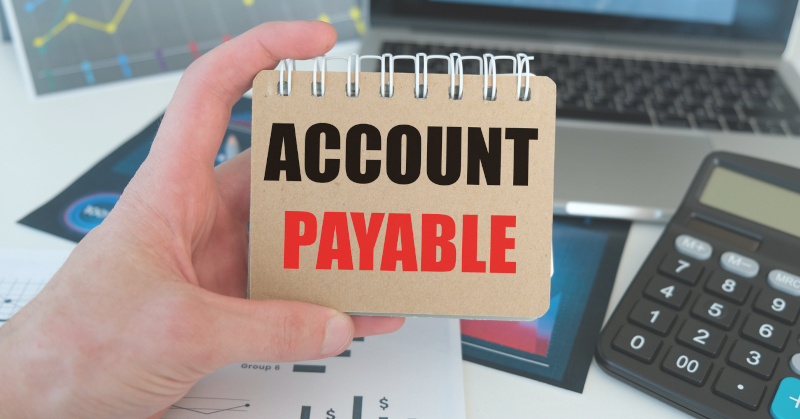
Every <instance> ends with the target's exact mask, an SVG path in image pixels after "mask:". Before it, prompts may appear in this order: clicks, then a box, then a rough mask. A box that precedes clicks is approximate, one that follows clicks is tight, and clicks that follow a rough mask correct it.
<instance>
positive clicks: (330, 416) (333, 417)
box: [325, 409, 336, 419]
mask: <svg viewBox="0 0 800 419" xmlns="http://www.w3.org/2000/svg"><path fill="white" fill-rule="evenodd" d="M325 413H327V414H328V417H327V418H326V419H336V415H334V413H336V412H334V411H333V409H328V411H327V412H325Z"/></svg>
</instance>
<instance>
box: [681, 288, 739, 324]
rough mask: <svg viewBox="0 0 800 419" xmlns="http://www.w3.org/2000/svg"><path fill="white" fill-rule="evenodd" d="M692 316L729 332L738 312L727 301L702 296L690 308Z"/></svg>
mask: <svg viewBox="0 0 800 419" xmlns="http://www.w3.org/2000/svg"><path fill="white" fill-rule="evenodd" d="M692 315H694V316H695V317H697V318H699V319H702V320H705V321H707V322H709V323H711V324H714V325H717V326H719V327H722V328H724V329H725V330H730V328H731V326H733V322H735V321H736V316H738V315H739V310H738V309H737V308H735V307H733V304H731V303H729V302H727V301H725V302H723V301H721V300H719V299H717V298H713V297H710V296H707V295H702V296H700V298H698V299H697V303H695V305H694V307H693V308H692Z"/></svg>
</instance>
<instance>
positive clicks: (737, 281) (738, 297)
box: [706, 271, 752, 304]
mask: <svg viewBox="0 0 800 419" xmlns="http://www.w3.org/2000/svg"><path fill="white" fill-rule="evenodd" d="M751 287H752V286H751V285H750V282H749V281H748V280H747V279H743V278H739V277H736V276H734V275H731V274H729V273H727V272H724V271H716V272H714V273H712V274H711V277H710V278H709V279H708V282H707V283H706V289H707V290H708V292H710V293H712V294H714V295H718V296H720V297H723V298H727V299H728V300H731V301H733V302H734V303H736V304H742V303H744V301H745V300H746V299H747V294H749V293H750V288H751Z"/></svg>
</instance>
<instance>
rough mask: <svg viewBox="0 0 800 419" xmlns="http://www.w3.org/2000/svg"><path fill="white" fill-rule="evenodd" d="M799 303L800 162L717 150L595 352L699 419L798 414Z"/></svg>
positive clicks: (624, 376)
mask: <svg viewBox="0 0 800 419" xmlns="http://www.w3.org/2000/svg"><path fill="white" fill-rule="evenodd" d="M798 158H799V159H800V156H798ZM798 312H800V169H795V168H790V167H787V166H782V165H779V164H775V163H770V162H766V161H763V160H758V159H754V158H750V157H744V156H739V155H735V154H730V153H723V152H717V153H712V154H710V155H709V156H708V157H707V158H706V159H705V160H704V162H703V164H702V166H701V167H700V169H699V171H698V173H697V175H696V176H695V179H694V181H693V183H692V185H691V187H690V189H689V191H688V193H687V195H686V196H685V197H684V200H683V202H682V203H681V205H680V207H679V208H678V210H677V211H676V212H675V215H674V216H673V217H672V219H671V220H670V222H669V223H668V224H667V226H666V227H665V229H664V232H663V234H662V236H661V237H660V238H659V240H658V242H657V243H656V245H655V247H654V248H653V250H652V252H651V253H650V255H649V256H648V257H647V259H646V260H645V262H644V264H643V265H642V267H641V269H640V271H639V272H638V273H637V274H636V276H635V277H634V279H633V281H632V282H631V285H630V287H629V288H628V290H627V291H626V292H625V294H624V296H623V297H622V299H621V301H620V303H619V305H618V306H617V308H616V309H615V311H614V313H613V314H612V316H611V317H610V319H609V320H608V322H607V324H606V326H605V327H604V329H603V331H602V332H601V336H600V339H599V340H598V344H597V347H596V350H595V354H596V358H597V361H598V363H599V364H600V366H601V367H602V368H603V369H604V370H605V371H606V372H608V373H610V374H611V375H613V376H615V377H617V378H619V379H620V380H622V381H625V382H627V383H629V384H631V385H633V386H634V387H637V388H639V389H641V390H643V391H644V392H645V393H648V394H650V395H653V396H655V397H657V398H659V399H661V400H663V401H665V402H667V403H670V404H672V405H673V406H675V407H677V408H679V409H681V410H683V411H684V412H686V413H689V414H691V415H693V416H696V417H704V418H773V419H787V418H800V342H798V337H799V335H800V333H798V332H800V328H798V323H797V318H798Z"/></svg>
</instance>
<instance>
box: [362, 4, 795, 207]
mask: <svg viewBox="0 0 800 419" xmlns="http://www.w3.org/2000/svg"><path fill="white" fill-rule="evenodd" d="M492 26H493V25H487V26H486V27H483V28H475V27H474V26H470V29H471V30H470V31H464V30H463V28H462V29H461V30H457V28H458V25H450V26H448V25H444V26H442V25H437V23H436V22H435V21H430V20H426V19H420V20H414V19H398V20H396V21H395V20H392V21H380V20H378V21H376V22H373V26H372V28H371V30H370V32H369V33H368V35H367V36H366V37H365V38H364V45H363V47H362V50H363V51H364V52H365V53H376V52H378V51H380V49H381V45H382V44H383V42H384V41H397V40H402V41H404V42H413V43H420V44H429V43H435V44H438V45H454V46H469V47H472V48H485V49H486V50H489V51H491V50H496V49H502V50H519V51H523V52H524V51H539V52H543V53H545V52H557V53H573V54H579V55H593V56H598V55H599V56H608V57H624V58H634V59H636V58H638V59H647V60H662V61H677V62H688V63H692V62H697V63H703V64H709V63H718V64H720V65H733V66H746V67H763V68H772V69H775V70H777V72H778V73H779V75H780V76H781V77H782V78H783V80H784V82H785V84H786V87H787V89H788V90H789V91H790V93H791V94H792V95H793V97H794V98H795V100H796V101H797V98H800V75H798V72H797V70H796V69H795V68H794V67H793V66H792V65H790V64H789V63H788V62H786V61H784V60H782V58H781V55H782V51H783V48H782V47H781V46H779V45H770V46H768V47H765V45H763V44H754V43H748V42H731V43H728V44H727V45H726V46H725V48H720V45H719V43H715V42H708V43H701V42H694V43H691V47H690V46H689V45H686V42H685V40H676V39H674V38H669V37H653V36H647V37H639V39H638V40H637V42H636V43H631V42H625V43H624V42H621V39H620V38H619V37H617V36H615V35H609V36H604V37H597V36H596V33H589V32H587V33H579V32H576V31H569V32H568V33H569V36H567V35H566V33H567V32H565V35H564V37H563V39H555V38H557V36H556V35H555V34H556V33H557V32H553V31H552V30H548V31H547V32H548V35H547V36H545V37H543V38H530V37H527V38H525V39H522V38H514V37H512V36H509V35H508V33H497V34H492V33H488V32H489V31H491V28H492ZM434 28H435V29H434ZM587 35H588V36H593V35H594V37H593V38H592V40H591V41H588V40H586V39H585V37H586V36H587ZM644 45H647V47H646V48H645V47H643V46H644ZM798 102H800V101H798ZM587 133H589V134H591V135H597V133H600V135H599V136H600V137H618V136H619V137H630V138H629V139H628V140H627V141H628V143H627V144H628V145H634V146H637V145H638V142H636V141H634V140H633V138H641V139H642V141H653V140H652V139H651V137H653V136H655V137H663V136H667V137H674V138H670V139H668V141H671V140H673V139H676V140H677V141H679V142H681V141H682V142H686V144H687V145H686V147H689V148H687V149H686V150H689V151H687V152H686V153H684V154H686V157H685V158H682V157H679V158H677V161H676V162H675V163H671V165H679V166H680V167H676V168H675V170H674V171H670V173H669V174H667V175H664V176H663V177H666V178H667V179H663V180H664V181H665V182H661V183H657V184H654V185H652V187H650V188H649V189H650V190H654V191H655V192H654V193H656V194H658V193H661V192H659V188H662V189H663V188H667V189H670V191H664V195H667V194H668V193H669V194H671V196H670V197H669V198H667V197H664V198H665V199H663V200H661V201H659V202H653V203H652V205H650V203H649V202H648V201H647V199H644V200H639V199H637V200H636V202H635V203H634V204H633V205H631V204H629V203H628V202H626V201H627V200H626V199H615V198H614V197H613V196H612V197H609V198H608V199H605V198H604V197H601V196H592V195H590V199H588V200H587V199H582V198H583V192H585V191H583V190H582V191H581V192H580V193H573V191H571V190H570V191H567V189H574V187H575V186H576V185H577V186H578V189H581V187H582V185H581V181H580V180H576V179H568V180H565V181H561V182H560V181H559V179H563V178H565V177H566V176H569V174H566V173H564V172H563V171H559V165H561V166H565V165H566V166H570V165H571V166H573V167H570V168H563V167H562V168H563V169H564V170H566V169H572V168H574V167H575V166H576V165H578V164H581V163H572V164H564V163H563V162H562V161H561V159H560V158H559V154H560V153H562V156H563V153H571V152H573V151H574V150H576V149H580V147H584V146H583V145H581V146H578V145H571V144H570V142H571V141H573V139H571V137H581V136H586V135H587ZM556 138H557V140H556V163H557V164H556V192H555V197H554V213H555V214H568V215H580V216H598V217H611V218H623V219H631V220H643V221H656V222H666V221H668V220H669V218H670V217H671V216H672V214H673V212H674V210H675V208H677V206H678V205H679V204H680V199H681V198H682V197H683V194H684V193H685V190H686V189H687V188H688V186H689V184H690V182H691V180H692V178H693V176H694V172H695V171H696V169H697V168H698V167H699V165H700V162H701V161H702V159H703V158H704V157H705V155H706V154H707V153H708V152H710V151H713V150H724V151H730V152H735V153H740V154H745V155H750V156H754V157H759V158H763V159H766V160H772V161H777V162H780V163H783V164H786V165H789V166H795V167H800V138H798V137H789V136H786V137H783V136H781V137H773V136H768V135H759V134H740V133H736V132H716V131H700V130H691V129H681V128H667V127H652V126H637V125H628V124H618V123H603V122H590V121H582V120H571V119H559V120H558V121H557V124H556ZM575 141H577V140H575ZM581 141H583V140H582V139H581ZM607 141H612V139H611V138H608V139H607ZM613 141H616V140H613ZM621 141H622V142H623V143H624V142H625V141H626V140H625V139H624V138H623V139H622V140H621ZM589 147H591V145H589ZM622 147H626V146H622ZM657 147H658V146H657ZM599 150H600V151H601V152H602V149H599ZM664 151H665V149H661V150H658V151H656V150H654V151H653V154H663V153H664ZM667 152H668V151H667ZM692 154H695V155H692ZM570 158H572V157H571V156H570ZM584 162H586V160H584ZM589 164H591V161H590V162H589ZM664 170H666V169H664ZM656 177H658V176H656ZM610 189H614V188H613V187H612V188H610ZM562 192H563V193H562ZM611 192H614V191H613V190H612V191H611ZM667 192H668V193H667ZM610 195H613V193H612V194H610ZM575 198H577V199H575Z"/></svg>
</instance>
